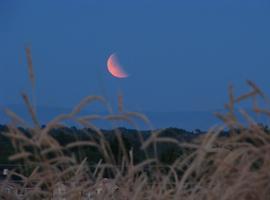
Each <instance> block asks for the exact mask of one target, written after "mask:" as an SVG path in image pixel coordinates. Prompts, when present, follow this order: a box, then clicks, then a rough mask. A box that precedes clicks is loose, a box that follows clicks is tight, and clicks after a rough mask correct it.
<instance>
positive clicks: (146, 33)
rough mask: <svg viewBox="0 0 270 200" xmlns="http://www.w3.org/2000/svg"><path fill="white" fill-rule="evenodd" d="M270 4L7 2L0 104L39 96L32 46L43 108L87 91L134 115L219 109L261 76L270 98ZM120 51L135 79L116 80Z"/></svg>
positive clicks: (211, 0)
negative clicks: (113, 63)
mask: <svg viewBox="0 0 270 200" xmlns="http://www.w3.org/2000/svg"><path fill="white" fill-rule="evenodd" d="M269 21H270V1H268V0H241V1H240V0H226V1H225V0H219V1H217V0H204V1H201V0H166V1H165V0H136V1H135V0H134V1H131V0H76V1H72V0H46V1H45V0H43V1H36V0H24V1H20V0H12V1H10V0H1V1H0V74H1V78H0V90H1V91H2V92H1V94H0V102H1V104H2V105H10V104H20V103H22V100H21V98H20V93H21V91H28V92H30V89H29V88H30V82H29V79H28V74H27V64H26V59H25V52H24V47H25V45H31V47H32V56H33V63H34V70H35V75H36V92H35V94H36V99H37V104H38V105H44V106H54V107H73V106H74V105H75V104H77V103H78V102H79V101H80V100H81V99H82V98H83V97H85V96H88V95H96V94H97V95H102V96H105V97H106V98H107V99H108V100H109V101H111V102H112V103H113V102H115V101H116V100H117V97H116V96H117V94H118V93H119V91H120V92H121V93H122V94H123V97H124V103H125V106H126V108H127V109H128V110H135V111H155V112H172V111H182V110H185V111H187V110H192V111H196V110H213V109H219V108H222V107H223V105H224V103H226V102H227V100H228V94H227V88H228V85H229V84H233V85H234V86H235V91H236V93H239V94H241V93H242V92H244V91H247V90H248V89H249V88H248V86H247V85H246V83H245V80H247V79H250V80H253V81H254V82H255V83H256V84H257V85H258V86H260V87H261V89H263V90H264V91H265V92H266V93H267V92H268V93H269V92H270V88H269V85H270V78H269V74H270V26H269ZM112 53H117V55H118V59H119V62H120V63H121V65H122V66H123V68H124V70H125V71H127V72H128V74H130V76H129V77H128V78H125V79H117V78H114V77H112V76H111V75H110V74H109V73H108V71H107V69H106V62H107V59H108V57H109V56H110V55H111V54H112Z"/></svg>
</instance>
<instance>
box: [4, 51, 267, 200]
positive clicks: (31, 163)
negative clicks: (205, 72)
mask: <svg viewBox="0 0 270 200" xmlns="http://www.w3.org/2000/svg"><path fill="white" fill-rule="evenodd" d="M29 52H30V51H29V50H27V58H28V65H29V69H30V79H31V80H32V79H34V78H33V77H34V76H33V74H32V72H31V71H33V68H32V62H31V60H30V59H31V56H30V53H29ZM247 83H248V85H249V86H250V88H251V91H250V92H248V93H246V94H243V95H241V96H239V97H235V96H234V94H233V88H232V87H230V88H229V102H228V104H226V105H225V108H226V109H227V112H226V113H223V114H221V113H217V117H219V118H220V119H221V120H222V121H223V122H224V126H223V127H214V128H212V129H210V130H209V131H208V133H207V134H205V135H203V136H201V137H199V138H197V140H194V142H193V143H179V142H178V141H176V140H174V139H171V138H164V137H162V138H161V137H159V134H160V132H158V131H153V134H152V136H151V137H149V138H148V139H147V141H144V140H143V137H141V143H142V146H141V147H142V149H146V148H147V146H149V145H151V144H157V143H162V142H165V143H174V144H177V145H178V146H179V148H189V149H190V153H189V154H187V155H185V156H181V157H179V158H178V159H177V160H176V161H175V162H174V163H173V164H172V165H170V166H166V167H167V169H169V170H167V171H166V172H164V171H163V170H162V168H163V167H165V166H162V164H161V163H160V162H159V161H158V159H157V158H155V157H154V158H148V159H146V160H145V161H143V162H142V163H139V164H136V165H135V164H134V162H133V155H132V153H133V152H132V151H130V152H127V151H126V150H125V148H124V144H123V140H122V137H121V132H120V131H117V140H118V142H119V146H120V148H121V149H122V152H123V157H122V160H121V165H118V164H119V163H116V161H115V158H114V155H113V153H112V150H111V147H110V146H109V143H108V142H107V141H106V140H105V137H104V134H103V133H102V131H101V130H100V129H99V128H98V127H95V126H94V125H93V124H92V120H95V119H100V120H108V121H114V120H124V121H127V122H128V123H130V124H131V125H133V126H135V127H137V126H136V123H135V121H134V117H135V118H140V119H141V120H142V121H144V122H145V123H147V124H148V123H149V121H148V119H147V118H146V117H145V116H143V115H142V114H140V113H133V112H124V110H122V109H121V112H120V113H118V114H113V113H111V111H110V108H109V107H108V112H109V114H108V115H107V116H99V115H95V114H93V115H87V116H80V117H78V116H77V114H78V113H79V112H80V111H81V110H82V109H83V108H84V107H85V106H86V105H88V104H90V103H91V102H93V101H99V102H101V103H102V104H104V105H105V106H107V105H108V104H107V103H106V100H105V99H103V98H102V97H98V96H89V97H86V98H85V99H83V100H82V102H80V103H79V104H78V105H77V106H75V107H74V109H73V110H72V111H71V112H70V113H67V114H63V115H61V116H58V117H56V118H55V119H53V120H52V121H51V122H49V123H48V125H47V126H46V128H44V129H41V128H40V126H39V123H38V119H37V117H36V114H35V110H34V109H33V105H32V104H31V102H30V100H29V98H28V97H27V95H26V94H23V99H24V101H25V103H26V106H27V108H28V110H29V113H30V115H31V116H32V119H33V122H34V127H28V130H29V131H30V133H31V134H30V135H29V136H26V135H25V134H22V132H21V131H20V130H19V129H18V128H16V127H17V126H19V125H23V126H25V124H26V123H25V122H24V121H23V119H21V118H20V117H19V116H17V115H16V114H15V113H13V112H12V111H10V110H7V114H8V115H9V116H10V117H11V119H12V123H11V124H10V125H9V131H8V132H7V133H5V134H6V136H7V137H9V138H10V140H11V142H12V144H13V145H14V148H15V149H16V152H17V153H16V154H14V155H12V156H11V157H10V160H16V161H20V162H22V163H24V166H25V167H27V169H28V171H29V172H30V173H28V174H27V175H26V174H20V173H18V172H17V171H15V170H14V171H12V172H11V173H10V174H9V176H8V177H7V180H6V181H5V182H4V183H3V184H2V185H0V191H1V192H0V197H1V199H117V200H125V199H129V200H143V199H152V200H167V199H175V200H176V199H183V200H217V199H218V200H232V199H233V200H234V199H235V200H236V199H237V200H264V199H265V200H266V199H270V172H269V169H270V135H269V133H268V132H267V130H266V129H265V128H264V127H262V126H260V125H258V124H257V123H255V122H254V120H252V119H251V117H250V116H249V115H248V114H247V113H246V112H245V111H244V110H240V113H242V116H243V117H244V118H245V119H246V121H247V123H246V124H242V123H240V122H239V119H238V118H237V115H236V112H238V111H237V110H236V109H235V105H236V104H239V103H241V102H242V101H246V100H247V99H252V101H253V110H254V112H256V113H259V114H262V115H266V116H269V115H270V114H269V113H270V110H269V109H268V108H260V107H259V106H258V103H257V98H263V99H264V100H265V101H266V102H268V99H267V97H266V95H264V93H263V92H262V91H261V90H260V89H259V88H258V87H257V86H256V85H255V84H254V83H253V82H251V81H248V82H247ZM32 84H34V81H32ZM33 87H34V86H33ZM120 103H121V102H120ZM121 107H122V106H121ZM67 119H68V120H73V121H75V122H77V123H79V124H81V125H82V126H85V127H88V128H91V129H92V130H94V131H95V132H96V133H97V134H98V135H99V139H98V140H91V139H89V141H74V143H71V144H68V145H67V146H61V145H60V144H59V143H58V142H57V141H56V140H55V139H54V138H53V137H52V136H50V134H49V131H50V130H51V129H53V128H55V127H61V126H63V123H62V122H63V121H65V120H67ZM224 128H228V129H229V130H230V136H229V137H219V134H220V132H221V131H222V130H224ZM85 145H87V146H92V147H94V148H96V149H98V150H99V151H100V152H101V153H102V155H103V157H104V160H101V161H100V162H99V163H98V165H97V166H96V167H95V170H94V171H91V170H90V169H89V168H88V165H87V164H86V161H87V159H88V160H89V159H91V158H85V159H84V160H83V161H82V162H79V161H78V160H76V159H75V158H74V157H72V156H69V155H67V154H66V153H65V151H66V150H69V149H70V148H73V147H75V146H85ZM30 147H31V151H30V150H29V148H30ZM146 168H148V169H151V175H150V176H149V175H147V173H146V172H145V169H146ZM106 169H111V171H112V173H113V176H114V178H113V179H110V180H107V179H105V180H104V179H103V176H104V173H105V171H106ZM11 175H13V176H14V175H15V176H19V177H20V178H21V179H22V183H21V184H19V185H16V187H17V188H16V191H17V192H18V194H17V195H16V194H15V193H14V192H13V193H9V192H4V189H5V188H6V187H7V185H8V184H9V183H10V181H9V179H10V176H11ZM13 188H14V187H13ZM29 188H31V191H29ZM14 190H15V189H14ZM90 196H91V197H90Z"/></svg>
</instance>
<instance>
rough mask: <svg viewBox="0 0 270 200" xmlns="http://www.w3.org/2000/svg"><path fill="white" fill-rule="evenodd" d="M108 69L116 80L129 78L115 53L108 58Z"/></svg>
mask: <svg viewBox="0 0 270 200" xmlns="http://www.w3.org/2000/svg"><path fill="white" fill-rule="evenodd" d="M107 69H108V71H109V72H110V74H111V75H113V76H114V77H116V78H127V77H128V76H129V75H128V74H127V73H126V72H125V71H124V69H123V68H122V67H121V65H120V63H119V62H118V59H117V56H116V54H115V53H113V54H111V55H110V57H109V58H108V60H107Z"/></svg>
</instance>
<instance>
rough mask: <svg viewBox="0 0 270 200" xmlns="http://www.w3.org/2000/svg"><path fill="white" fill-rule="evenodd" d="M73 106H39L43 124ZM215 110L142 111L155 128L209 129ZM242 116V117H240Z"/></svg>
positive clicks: (1, 117) (0, 118)
mask: <svg viewBox="0 0 270 200" xmlns="http://www.w3.org/2000/svg"><path fill="white" fill-rule="evenodd" d="M8 108H10V109H11V110H13V111H14V112H15V113H17V114H18V115H19V116H21V117H22V118H23V119H24V120H26V121H27V122H30V123H31V117H30V116H29V114H28V112H27V109H26V108H25V106H24V105H10V106H8ZM71 110H72V108H60V107H47V106H38V107H37V111H38V117H39V120H40V122H41V124H46V123H47V122H48V121H50V120H51V119H53V117H55V116H57V115H59V114H63V113H69V112H70V111H71ZM215 112H216V111H215V110H212V111H211V110H209V111H175V112H149V111H145V112H142V113H143V114H145V115H146V116H147V117H148V118H149V119H150V122H151V123H152V124H153V127H154V128H168V127H175V128H182V129H186V130H190V131H192V130H195V129H200V130H208V129H209V128H210V127H212V126H213V125H217V124H221V121H220V120H219V119H218V118H217V117H216V116H214V113H215ZM89 114H100V115H105V114H106V113H98V112H93V111H89V110H83V111H82V112H81V115H89ZM252 117H253V118H254V119H255V120H256V121H257V122H261V123H263V124H269V120H268V119H267V118H266V117H262V116H256V115H254V114H253V115H252ZM240 118H241V117H240ZM8 121H9V119H8V117H7V116H6V115H5V114H4V113H3V111H1V112H0V124H6V123H7V122H8ZM135 122H136V123H137V124H138V127H139V129H140V130H143V129H149V128H150V127H149V126H148V125H145V124H144V123H143V122H142V121H140V120H135ZM94 124H95V125H96V126H98V127H100V128H108V129H110V128H113V127H119V126H123V127H127V128H135V127H132V126H130V125H129V124H128V123H126V122H114V124H112V123H111V122H108V121H94ZM67 125H72V126H76V124H75V123H72V122H67Z"/></svg>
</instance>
